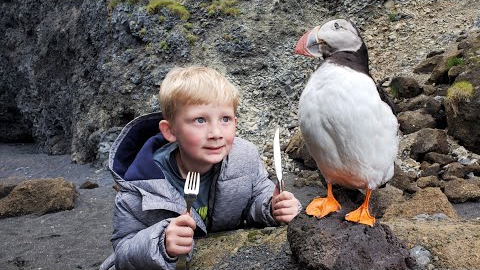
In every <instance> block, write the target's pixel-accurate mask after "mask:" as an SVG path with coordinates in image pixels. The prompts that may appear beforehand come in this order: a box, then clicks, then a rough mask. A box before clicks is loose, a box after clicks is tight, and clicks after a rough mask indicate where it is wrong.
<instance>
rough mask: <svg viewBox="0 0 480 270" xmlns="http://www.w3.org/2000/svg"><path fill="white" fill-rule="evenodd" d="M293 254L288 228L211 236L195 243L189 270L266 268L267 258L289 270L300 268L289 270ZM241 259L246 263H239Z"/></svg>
mask: <svg viewBox="0 0 480 270" xmlns="http://www.w3.org/2000/svg"><path fill="white" fill-rule="evenodd" d="M289 252H290V250H289V247H288V242H287V227H286V226H282V227H278V228H273V227H267V228H263V229H240V230H234V231H228V232H219V233H210V234H208V237H204V238H198V239H196V240H195V251H194V257H193V260H192V261H191V262H190V263H189V269H190V270H203V269H265V268H266V267H265V266H266V265H265V264H268V263H269V260H264V258H265V257H266V256H268V258H270V259H271V260H275V262H278V263H279V264H282V265H283V266H285V267H287V268H286V269H296V267H295V268H294V267H290V268H288V265H289V264H291V263H289V261H291V256H290V254H289ZM225 258H228V260H225ZM238 260H241V261H242V263H241V264H238ZM269 269H274V268H269Z"/></svg>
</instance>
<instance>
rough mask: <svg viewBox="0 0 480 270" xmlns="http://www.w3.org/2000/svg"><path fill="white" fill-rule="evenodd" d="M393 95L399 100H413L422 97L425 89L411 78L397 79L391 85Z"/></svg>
mask: <svg viewBox="0 0 480 270" xmlns="http://www.w3.org/2000/svg"><path fill="white" fill-rule="evenodd" d="M390 90H391V91H392V93H393V95H394V96H396V97H399V98H412V97H416V96H418V95H420V94H421V93H422V91H423V89H422V88H421V87H420V85H419V84H418V82H417V81H416V80H415V79H414V78H411V77H395V78H393V79H392V82H391V83H390Z"/></svg>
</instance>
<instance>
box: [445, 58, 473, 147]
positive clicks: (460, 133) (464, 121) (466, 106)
mask: <svg viewBox="0 0 480 270" xmlns="http://www.w3.org/2000/svg"><path fill="white" fill-rule="evenodd" d="M472 72H476V73H475V75H474V74H471V73H472ZM466 73H467V75H466V76H480V65H479V67H478V70H477V71H470V72H466ZM463 76H464V75H462V76H461V77H458V79H457V82H456V83H455V84H453V86H452V87H450V88H449V90H448V94H447V98H446V100H445V114H446V117H447V123H448V127H449V129H448V133H449V134H451V135H452V136H453V137H454V138H456V139H457V140H459V142H460V144H462V145H464V146H465V148H467V149H469V150H470V151H473V152H475V153H480V136H474V135H473V134H480V121H478V119H480V112H479V110H478V108H479V106H480V91H478V90H474V89H475V87H478V85H480V79H478V81H477V82H476V83H475V82H474V81H473V83H472V81H470V80H468V79H465V78H463ZM462 78H463V79H462Z"/></svg>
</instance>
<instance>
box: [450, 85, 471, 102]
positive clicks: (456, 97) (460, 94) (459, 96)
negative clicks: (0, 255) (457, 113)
mask: <svg viewBox="0 0 480 270" xmlns="http://www.w3.org/2000/svg"><path fill="white" fill-rule="evenodd" d="M472 95H473V85H472V84H471V83H470V82H467V81H460V82H456V83H454V84H453V85H452V86H451V87H450V88H448V90H447V99H446V100H447V102H449V103H452V102H458V101H462V100H468V99H470V98H471V97H472Z"/></svg>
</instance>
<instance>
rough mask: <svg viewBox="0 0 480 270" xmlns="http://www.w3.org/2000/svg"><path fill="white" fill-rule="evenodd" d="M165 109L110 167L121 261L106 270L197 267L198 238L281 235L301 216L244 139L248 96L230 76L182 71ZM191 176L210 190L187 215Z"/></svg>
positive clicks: (126, 142) (139, 122)
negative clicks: (242, 105)
mask: <svg viewBox="0 0 480 270" xmlns="http://www.w3.org/2000/svg"><path fill="white" fill-rule="evenodd" d="M159 99H160V105H161V108H162V113H163V115H161V114H159V113H156V114H150V115H145V116H141V117H139V118H136V119H134V120H133V121H132V122H130V123H129V124H127V126H126V127H125V128H124V129H123V131H122V132H121V134H120V135H119V137H118V138H117V140H116V141H115V143H114V144H113V145H112V149H111V152H110V160H109V167H110V169H111V170H112V173H113V175H114V177H115V178H116V181H117V183H118V185H119V186H120V191H119V193H118V194H117V197H116V200H115V212H114V218H113V227H114V232H113V237H112V243H113V247H114V250H115V252H114V254H112V255H111V256H110V257H109V259H107V260H106V261H105V262H104V263H103V264H102V266H101V269H108V268H109V267H110V266H112V265H113V263H115V266H116V269H117V270H118V269H174V268H175V263H176V260H177V257H178V256H179V255H182V254H188V257H189V258H191V256H192V253H193V237H194V235H195V236H202V235H206V233H207V232H215V231H221V230H231V229H236V228H239V227H241V226H243V225H247V226H257V227H258V226H278V224H279V223H280V222H287V223H288V222H290V221H291V220H292V219H293V218H294V217H295V216H296V215H297V213H298V212H299V211H300V208H301V206H300V203H299V201H298V200H297V199H296V198H295V197H294V196H293V194H292V193H290V192H288V191H284V192H282V193H281V194H278V189H276V188H275V185H274V183H273V182H272V181H271V180H269V179H268V178H267V177H268V175H267V172H266V170H265V169H264V167H263V165H262V163H261V161H260V158H259V155H258V152H257V149H256V147H255V146H254V145H253V144H252V143H250V142H248V141H246V140H243V139H240V138H237V137H235V129H236V125H237V117H236V112H237V106H238V99H239V98H238V92H237V90H236V88H235V87H234V86H233V85H232V84H231V83H230V82H229V81H228V80H227V79H226V78H225V77H224V76H222V75H221V74H220V73H218V72H216V71H215V70H213V69H211V68H207V67H188V68H174V69H172V70H171V71H170V72H169V73H168V74H167V76H166V77H165V79H164V81H163V82H162V85H161V88H160V93H159ZM158 123H159V124H158ZM158 129H160V133H158ZM188 172H198V173H200V175H201V180H200V192H199V194H198V196H197V200H196V201H195V203H194V204H193V208H192V211H191V213H188V214H187V213H186V210H185V207H186V203H185V200H184V199H183V195H184V194H183V185H184V183H185V177H186V175H187V173H188Z"/></svg>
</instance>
